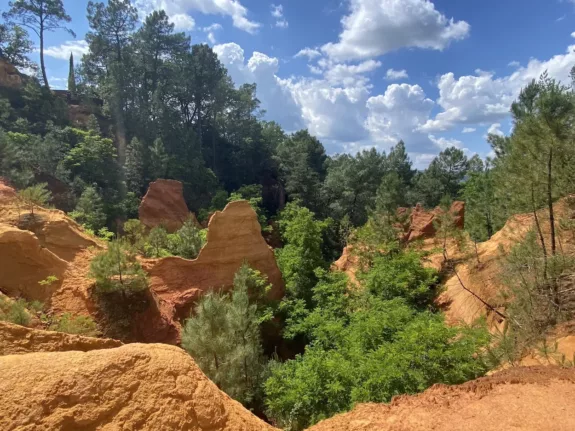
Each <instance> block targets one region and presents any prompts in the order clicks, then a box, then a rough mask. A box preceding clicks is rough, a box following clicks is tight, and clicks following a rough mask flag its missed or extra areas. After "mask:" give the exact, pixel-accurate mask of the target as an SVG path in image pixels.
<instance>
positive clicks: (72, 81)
mask: <svg viewBox="0 0 575 431" xmlns="http://www.w3.org/2000/svg"><path fill="white" fill-rule="evenodd" d="M68 91H69V92H70V94H71V95H72V96H75V95H76V74H75V72H74V54H72V53H70V67H69V70H68Z"/></svg>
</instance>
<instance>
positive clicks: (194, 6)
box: [136, 0, 261, 34]
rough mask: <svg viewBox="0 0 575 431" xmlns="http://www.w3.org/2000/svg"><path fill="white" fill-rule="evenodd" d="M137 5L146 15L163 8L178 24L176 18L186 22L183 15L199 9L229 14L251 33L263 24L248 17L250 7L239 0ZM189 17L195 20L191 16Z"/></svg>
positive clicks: (145, 0)
mask: <svg viewBox="0 0 575 431" xmlns="http://www.w3.org/2000/svg"><path fill="white" fill-rule="evenodd" d="M136 7H137V8H138V9H139V10H140V11H142V12H143V13H144V14H145V15H147V14H149V13H150V12H152V11H154V10H160V9H163V10H165V11H166V13H167V14H168V16H169V17H170V18H171V19H172V22H174V24H176V21H174V19H177V20H178V21H179V22H180V23H181V24H184V23H186V21H185V19H184V18H183V17H182V16H189V12H191V11H198V12H201V13H203V14H214V15H225V16H229V17H231V18H232V22H233V25H234V27H237V28H239V29H240V30H244V31H246V32H248V33H251V34H253V33H255V32H257V30H258V28H259V27H260V26H261V24H259V23H257V22H255V21H250V20H249V19H248V9H247V8H246V7H245V6H243V5H242V4H241V3H240V1H239V0H136ZM180 15H182V16H180ZM174 17H178V18H174ZM189 19H190V20H192V21H193V19H192V18H191V17H189ZM187 24H188V25H189V24H190V21H187Z"/></svg>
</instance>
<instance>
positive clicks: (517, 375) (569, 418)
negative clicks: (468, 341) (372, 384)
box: [308, 367, 575, 431]
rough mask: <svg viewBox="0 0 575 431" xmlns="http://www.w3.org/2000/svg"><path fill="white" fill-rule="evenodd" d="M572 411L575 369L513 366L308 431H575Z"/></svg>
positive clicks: (375, 406)
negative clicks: (509, 368)
mask: <svg viewBox="0 0 575 431" xmlns="http://www.w3.org/2000/svg"><path fill="white" fill-rule="evenodd" d="M573 409H575V370H573V369H572V368H570V369H564V368H558V367H532V368H514V369H511V370H507V371H503V372H501V373H498V374H495V375H493V376H491V377H484V378H481V379H478V380H474V381H472V382H468V383H465V384H463V385H460V386H445V385H436V386H434V387H433V388H431V389H429V390H427V391H426V392H424V393H423V394H420V395H417V396H407V395H404V396H400V397H396V398H394V400H393V401H392V402H391V404H360V405H359V406H357V407H356V408H355V409H354V410H353V411H351V412H349V413H344V414H341V415H337V416H335V417H333V418H331V419H327V420H325V421H323V422H320V423H319V424H317V425H316V426H313V427H311V428H309V430H308V431H336V430H337V431H372V430H373V431H376V430H377V431H392V430H393V431H424V430H435V431H448V430H449V431H454V430H460V431H464V430H465V431H501V430H512V429H513V430H522V431H551V430H565V431H566V430H572V429H575V416H574V415H572V414H570V412H572V411H573Z"/></svg>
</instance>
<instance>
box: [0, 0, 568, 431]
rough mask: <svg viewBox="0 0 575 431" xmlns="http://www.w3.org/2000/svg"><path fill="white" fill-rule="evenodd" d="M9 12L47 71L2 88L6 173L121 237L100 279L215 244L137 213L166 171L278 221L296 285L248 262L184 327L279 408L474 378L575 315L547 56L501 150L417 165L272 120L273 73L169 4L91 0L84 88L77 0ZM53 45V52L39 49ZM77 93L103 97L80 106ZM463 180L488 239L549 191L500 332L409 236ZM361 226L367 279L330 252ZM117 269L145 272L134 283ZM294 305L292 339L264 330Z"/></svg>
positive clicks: (557, 88)
mask: <svg viewBox="0 0 575 431" xmlns="http://www.w3.org/2000/svg"><path fill="white" fill-rule="evenodd" d="M3 17H4V23H3V24H2V25H1V26H0V54H1V56H2V57H3V58H4V59H6V60H7V61H9V62H10V63H12V64H14V65H15V66H18V67H26V68H30V67H33V68H36V70H38V74H37V76H30V77H24V87H23V88H22V90H11V89H8V88H2V89H1V96H2V97H1V98H0V127H1V130H0V176H2V177H4V178H6V179H8V180H9V181H10V182H11V183H12V184H14V185H15V186H16V187H18V188H19V189H22V190H23V191H22V196H23V197H24V199H25V200H27V201H29V202H32V211H33V207H34V202H36V203H43V204H45V203H47V201H48V200H49V198H50V192H49V191H48V190H47V188H50V187H51V186H52V185H53V184H54V183H57V184H60V185H63V189H64V190H65V193H64V194H62V193H60V195H59V199H58V202H55V201H53V202H52V203H53V204H54V205H57V206H58V207H59V208H62V209H64V210H66V211H68V212H69V213H70V215H71V216H72V217H74V218H75V219H76V220H78V222H79V223H81V224H83V225H84V226H85V227H86V228H87V229H89V230H90V231H92V232H93V233H95V234H99V235H100V236H102V237H103V238H106V239H108V240H111V242H110V243H109V249H108V251H107V252H105V253H103V254H102V255H100V256H98V257H97V258H96V259H95V261H94V262H93V265H92V273H93V276H94V279H95V280H96V283H97V286H98V289H97V292H99V293H98V294H101V295H105V294H106V293H107V292H108V293H109V292H111V291H138V290H141V289H145V288H146V279H145V277H146V276H145V273H144V272H143V270H142V269H141V268H140V267H139V264H138V263H137V260H136V259H135V256H136V255H138V254H141V255H147V256H153V257H157V256H166V255H180V256H184V257H187V258H193V257H195V256H196V255H197V253H198V252H199V249H200V248H201V245H202V243H203V241H204V238H203V233H202V232H201V231H199V230H198V228H196V227H195V225H193V224H191V223H187V224H186V225H185V226H184V227H183V228H182V230H181V231H179V232H177V233H175V234H171V235H168V234H167V233H166V232H165V231H163V230H162V229H156V230H153V231H152V232H146V231H145V230H144V229H143V228H142V226H141V225H139V224H138V222H137V220H134V219H135V218H137V209H138V205H139V202H140V199H141V197H142V195H143V193H145V191H146V189H147V185H148V183H149V182H150V181H154V180H156V179H158V178H169V179H175V180H179V181H181V182H182V183H183V184H184V190H185V199H186V201H187V204H188V206H189V208H190V209H191V210H192V211H194V212H195V213H196V214H197V215H198V218H199V219H200V220H202V219H206V218H207V216H208V214H210V213H211V212H213V211H215V210H221V209H222V208H223V207H224V206H225V205H226V203H227V202H229V201H231V200H237V199H247V200H249V201H250V203H251V204H252V206H253V207H254V209H256V211H257V212H258V216H259V217H260V221H261V224H262V228H263V229H265V230H268V231H269V230H276V231H279V234H280V235H281V239H282V242H283V247H282V248H279V249H277V250H276V256H277V260H278V264H279V266H280V269H281V271H282V274H283V277H284V280H285V282H286V297H285V298H284V300H282V301H281V302H280V303H268V302H267V301H266V299H265V297H266V296H265V292H266V290H267V288H268V286H267V283H266V280H265V279H264V278H263V277H262V276H261V274H259V273H257V272H256V271H254V270H252V269H250V268H249V267H247V266H244V267H242V268H240V269H239V271H238V273H237V275H236V279H235V281H234V286H235V289H234V290H233V293H231V294H229V295H224V294H221V293H219V292H213V293H211V294H208V295H206V297H205V298H204V299H203V300H202V301H201V302H200V303H199V304H198V306H197V308H196V310H194V313H193V314H192V317H190V319H189V320H187V322H186V324H185V333H184V339H183V343H182V345H183V347H184V348H185V349H186V350H188V351H189V352H190V354H191V355H192V356H193V357H194V358H195V360H196V361H197V363H198V364H199V365H200V366H201V367H202V369H203V370H204V371H205V372H206V374H207V375H208V376H209V377H210V378H211V379H212V380H213V381H214V382H216V384H218V386H219V387H220V388H222V389H223V390H224V391H226V392H227V393H229V394H230V395H231V396H233V397H234V398H236V399H238V400H239V401H241V402H242V403H244V404H245V405H246V406H247V407H249V408H252V409H254V411H255V412H257V413H258V414H261V415H265V417H266V418H268V419H269V420H270V421H272V422H273V423H274V424H277V425H279V426H282V427H285V428H286V429H294V430H299V429H303V428H304V427H306V426H308V425H310V424H312V423H315V422H317V421H318V420H321V419H322V418H326V417H329V416H331V415H333V414H335V413H337V412H341V411H345V410H348V409H350V408H351V407H352V406H353V405H354V404H355V403H357V402H365V401H376V402H387V401H389V400H390V399H391V397H392V396H394V395H397V394H402V393H414V392H418V391H421V390H424V389H425V388H427V387H429V386H430V385H432V384H434V383H437V382H444V383H458V382H463V381H465V380H469V379H472V378H475V377H477V376H479V375H481V374H483V373H485V372H486V371H487V370H488V369H489V368H490V367H493V366H496V364H498V363H500V362H501V361H507V360H508V361H510V362H513V361H515V360H517V358H518V357H519V356H520V354H521V353H522V352H523V351H524V349H525V348H527V347H528V346H531V345H533V344H534V343H535V342H537V341H538V337H537V334H539V335H541V334H543V333H544V332H545V330H546V329H547V328H549V327H551V326H552V325H554V324H556V323H557V322H559V321H561V320H566V319H569V318H571V310H570V309H569V307H568V304H569V303H570V297H569V291H570V289H566V288H564V287H563V286H564V284H563V282H562V280H564V279H565V278H566V275H568V274H571V273H572V272H571V271H572V270H573V268H574V265H573V262H572V259H571V258H569V257H568V255H567V253H566V252H564V251H563V250H562V248H561V247H560V244H559V242H558V233H557V231H556V229H557V230H559V229H563V230H569V229H573V227H574V226H572V223H571V224H569V221H568V220H560V218H559V217H558V216H556V214H555V213H554V209H553V205H552V204H553V203H554V202H555V201H556V200H557V199H558V198H560V197H562V196H566V195H568V194H570V193H572V192H573V191H574V190H575V183H574V181H575V170H574V169H573V163H572V162H573V160H574V159H575V145H574V138H575V133H574V132H575V129H574V127H573V123H574V121H575V93H574V92H573V88H572V87H571V86H570V85H564V84H562V83H559V82H556V81H555V80H553V79H551V78H549V77H547V76H546V75H544V76H542V77H541V78H540V79H539V80H537V81H533V82H532V83H531V84H529V85H528V86H527V87H525V88H524V89H523V90H522V92H521V94H520V95H519V97H518V99H517V101H516V102H515V103H514V104H513V106H511V107H510V109H511V113H512V115H513V120H514V128H513V132H512V134H511V135H510V136H508V137H503V136H498V135H490V136H489V142H490V143H491V145H492V147H493V150H494V157H493V158H492V159H486V160H482V159H481V158H480V157H479V156H477V155H475V156H473V157H471V158H469V157H467V156H466V154H465V153H464V152H463V151H461V150H460V149H457V148H448V149H446V150H444V151H442V152H441V153H440V154H439V155H438V156H437V157H436V158H435V159H434V160H433V161H432V162H431V163H430V165H429V167H428V168H427V169H425V170H422V171H418V170H416V169H414V168H413V166H412V162H411V160H410V159H409V156H408V154H407V152H406V147H405V144H404V143H403V142H398V143H397V145H395V146H394V147H393V148H391V149H390V150H389V151H388V152H387V153H385V152H380V151H378V150H376V149H371V150H364V151H361V152H359V153H357V154H355V155H350V154H337V155H327V154H326V151H325V148H324V147H323V145H322V143H321V142H320V141H319V140H318V139H317V138H316V137H314V136H311V135H310V134H309V133H308V131H306V130H301V131H296V132H294V133H286V132H285V131H284V130H282V128H281V127H280V126H279V125H278V124H276V123H274V122H270V121H265V120H264V119H263V117H264V112H263V111H262V110H261V108H260V103H259V101H258V99H257V88H256V86H255V84H250V85H247V84H246V85H242V86H240V87H236V86H235V85H234V83H233V82H232V80H231V79H230V77H229V75H228V73H227V71H226V69H225V68H224V67H223V66H222V64H221V63H220V62H219V60H218V58H217V56H216V54H215V53H214V52H213V51H212V49H211V48H210V47H209V46H207V45H192V44H191V42H190V39H189V37H188V36H186V35H185V34H183V33H177V32H175V31H174V26H173V24H171V23H170V22H169V19H168V17H167V15H166V14H165V13H164V12H163V11H156V12H154V13H152V14H151V15H149V16H147V17H145V19H143V20H142V21H139V19H138V13H137V10H136V9H135V7H134V6H133V5H132V4H131V3H130V2H129V1H127V0H126V1H124V0H109V1H108V3H107V4H103V3H98V2H89V4H88V8H87V17H88V21H89V24H90V31H89V33H88V34H87V35H86V40H87V41H88V44H89V52H88V54H86V55H84V56H83V57H82V58H81V59H73V58H71V59H70V74H69V83H68V91H67V93H65V95H63V94H61V93H58V92H52V91H51V90H50V86H49V82H48V80H47V77H46V71H45V67H44V61H43V52H42V49H43V35H44V33H45V32H47V31H54V30H57V29H61V30H62V29H64V30H65V27H66V23H67V22H69V21H70V18H69V16H68V15H67V14H66V12H65V10H64V8H63V6H62V2H61V1H60V0H44V1H38V0H14V1H12V2H10V7H9V8H8V10H6V11H5V13H4V14H3ZM40 23H42V24H40ZM31 37H33V39H31ZM37 44H39V45H40V58H41V64H40V67H39V68H38V67H37V66H36V65H35V64H33V63H32V62H31V61H30V60H29V58H28V57H27V56H28V54H29V53H30V52H31V51H32V49H33V47H34V46H35V45H37ZM74 60H76V61H77V63H76V64H75V63H74ZM70 104H76V105H83V106H86V107H89V109H90V110H91V112H93V114H92V115H91V116H90V117H89V120H88V121H86V122H84V123H83V124H71V123H70V121H69V119H68V109H69V105H70ZM43 183H48V185H45V184H43ZM61 188H62V187H61ZM456 199H461V200H465V202H466V205H467V208H466V226H465V229H466V234H465V235H464V236H465V238H467V239H466V241H467V242H471V243H473V242H481V241H485V240H487V239H488V238H489V237H491V236H492V235H493V234H494V233H495V232H496V231H497V230H499V229H500V228H501V227H502V225H503V223H504V222H505V220H506V219H507V218H508V216H510V215H512V214H515V213H522V212H527V213H533V214H536V215H537V213H536V211H537V210H540V209H542V208H543V209H545V214H546V216H545V217H544V220H542V219H541V218H540V217H538V216H536V226H535V229H534V231H533V232H532V234H531V235H529V236H528V238H527V240H526V241H525V242H524V243H522V244H519V245H518V246H517V248H516V249H515V250H514V251H513V253H511V255H510V256H509V257H508V262H507V265H508V267H509V269H508V274H510V275H512V276H510V277H509V281H508V288H509V292H511V293H510V295H509V297H512V298H513V302H512V305H511V306H510V307H509V308H508V309H507V311H506V313H508V315H505V317H506V318H508V322H509V324H508V326H507V328H506V330H505V333H503V334H501V336H500V338H499V339H498V340H497V342H496V343H493V339H492V338H491V336H490V335H489V334H488V332H487V331H486V330H485V328H484V326H482V325H481V323H478V325H477V326H476V327H475V326H474V327H471V328H470V327H448V326H446V324H445V323H444V319H443V316H442V315H441V313H439V312H438V310H437V309H436V308H435V306H434V299H435V297H436V295H437V293H438V288H439V285H440V283H439V281H440V276H441V275H440V274H437V273H436V272H435V271H433V270H430V269H425V268H424V267H423V266H422V263H421V254H420V253H418V252H416V251H414V250H412V249H410V248H408V247H407V245H406V244H404V243H402V241H401V240H400V239H398V238H399V236H398V228H397V226H398V222H401V220H399V215H398V212H397V209H398V208H399V207H411V206H414V205H416V204H421V205H423V206H425V207H427V208H433V207H435V206H437V205H442V206H443V207H448V206H449V204H450V202H451V201H453V200H456ZM544 221H545V222H546V223H550V226H551V228H550V229H548V230H544V229H543V228H542V227H541V226H542V224H543V223H544ZM272 222H273V223H272ZM268 223H269V226H268ZM449 227H450V221H449V219H448V217H445V220H443V221H442V227H441V230H440V234H441V235H444V236H445V237H446V238H447V237H450V238H452V237H453V238H455V237H456V236H457V234H456V233H454V231H453V230H451V229H450V228H449ZM120 233H121V234H120ZM459 237H461V235H459ZM350 243H352V244H360V245H361V246H360V247H358V249H360V250H361V251H362V255H361V262H362V271H361V272H360V273H359V274H358V279H359V282H360V284H361V287H362V288H361V289H354V290H353V291H352V292H350V291H348V289H347V286H348V280H347V278H346V276H345V275H344V274H340V273H333V272H330V270H329V267H330V264H331V262H333V260H335V259H336V258H337V257H339V255H340V254H341V251H342V249H343V247H344V246H345V245H347V244H350ZM446 259H447V257H446ZM117 268H120V270H121V271H123V272H124V274H129V275H130V277H129V282H127V283H124V282H122V281H121V277H120V282H118V280H117V277H116V275H117V272H118V270H117ZM513 275H516V276H513ZM254 292H256V293H254ZM248 293H249V294H248ZM534 297H535V298H537V300H535V301H534V300H533V298H534ZM0 305H1V304H0ZM1 308H2V307H1V306H0V309H1ZM0 315H1V313H0ZM277 322H282V323H281V325H280V326H281V327H280V328H279V329H278V328H276V329H277V330H279V331H280V332H281V334H282V338H283V340H282V343H281V344H282V345H283V346H284V348H285V346H288V348H289V349H288V350H290V351H291V352H292V354H291V355H288V356H289V357H285V355H282V356H281V357H280V356H278V355H277V354H276V352H277V348H278V346H268V345H265V340H263V339H262V333H263V332H262V328H265V327H267V328H268V329H269V327H270V326H274V325H276V326H277V325H278V323H277ZM92 329H93V328H92ZM488 346H489V347H488ZM493 346H495V347H493Z"/></svg>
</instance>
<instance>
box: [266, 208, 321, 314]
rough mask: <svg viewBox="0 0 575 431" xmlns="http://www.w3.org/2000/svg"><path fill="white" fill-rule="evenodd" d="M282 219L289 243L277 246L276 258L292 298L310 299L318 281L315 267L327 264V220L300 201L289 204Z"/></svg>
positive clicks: (283, 234)
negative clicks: (324, 239) (324, 242)
mask: <svg viewBox="0 0 575 431" xmlns="http://www.w3.org/2000/svg"><path fill="white" fill-rule="evenodd" d="M278 223H279V226H280V231H281V234H282V239H283V240H284V243H285V246H284V247H283V248H281V249H278V250H276V258H277V261H278V265H279V268H280V270H281V272H282V275H283V278H284V280H285V282H286V293H287V295H288V297H289V298H292V299H302V300H304V301H305V302H306V303H309V301H310V299H311V295H312V288H313V287H314V286H315V284H316V283H317V277H316V274H315V271H316V269H317V268H326V267H327V263H326V262H325V261H324V259H323V255H322V242H323V240H322V233H323V231H324V230H325V229H326V226H327V223H326V222H323V221H318V220H316V218H315V215H314V213H313V212H311V211H310V210H309V209H307V208H305V207H301V206H299V205H297V204H296V203H289V204H288V205H287V206H286V207H285V209H284V210H283V211H282V212H281V214H280V218H279V221H278Z"/></svg>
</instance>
